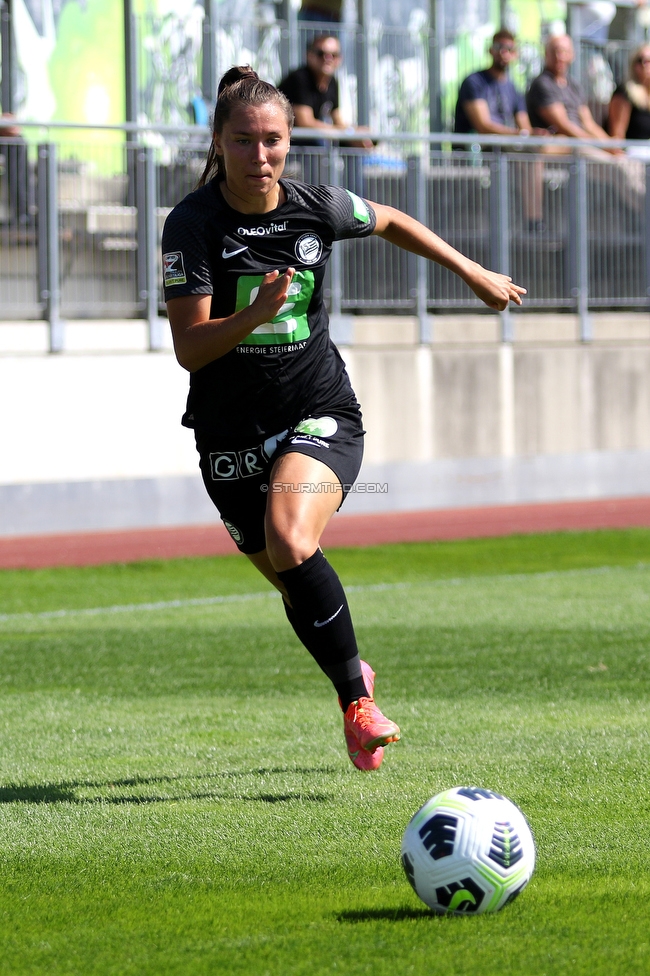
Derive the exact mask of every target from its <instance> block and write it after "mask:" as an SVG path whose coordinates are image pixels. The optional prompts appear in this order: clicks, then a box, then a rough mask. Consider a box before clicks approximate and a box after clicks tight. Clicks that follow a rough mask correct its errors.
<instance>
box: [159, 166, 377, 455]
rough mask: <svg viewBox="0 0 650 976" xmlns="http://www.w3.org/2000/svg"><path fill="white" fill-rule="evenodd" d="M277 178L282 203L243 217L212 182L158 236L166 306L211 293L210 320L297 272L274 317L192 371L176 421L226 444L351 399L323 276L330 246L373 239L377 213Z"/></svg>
mask: <svg viewBox="0 0 650 976" xmlns="http://www.w3.org/2000/svg"><path fill="white" fill-rule="evenodd" d="M280 182H281V185H282V188H283V190H284V192H285V202H284V203H283V204H281V205H280V206H279V207H277V208H276V209H275V210H273V211H271V212H270V213H265V214H243V213H240V212H239V211H238V210H233V208H232V207H230V206H229V205H228V204H227V203H226V201H225V200H224V198H223V195H222V193H221V190H220V188H219V185H218V182H217V180H216V179H215V180H212V181H211V182H210V183H208V184H206V186H203V187H201V188H200V189H199V190H195V191H194V193H190V194H189V196H187V197H185V199H184V200H183V201H182V202H181V203H180V204H179V205H178V206H177V207H175V208H174V210H173V211H172V212H171V214H170V215H169V217H168V218H167V221H166V222H165V228H164V231H163V241H162V249H163V278H164V286H165V300H169V299H170V298H178V297H180V296H183V295H212V303H211V308H210V315H211V317H212V318H225V317H226V316H228V315H232V314H233V313H234V312H236V311H240V310H241V309H243V308H245V307H246V306H247V305H250V304H251V303H252V302H253V301H254V300H255V296H256V295H257V291H258V289H259V286H260V284H261V282H262V279H263V277H264V275H265V274H268V273H269V271H273V270H276V269H277V270H278V271H280V273H284V272H285V271H286V269H287V268H289V267H293V268H295V269H296V274H295V276H294V278H293V281H292V282H291V285H290V288H289V295H288V300H287V302H286V303H285V304H284V305H283V306H282V308H281V309H280V311H279V312H278V314H277V315H276V316H275V318H274V319H273V320H272V321H271V322H267V323H265V324H264V325H261V326H259V327H258V328H257V329H255V330H254V331H253V332H252V333H251V334H250V335H248V336H247V337H246V338H245V339H244V340H243V341H242V342H240V343H239V345H238V346H236V347H235V348H234V349H232V350H231V351H230V352H228V353H226V355H225V356H221V357H220V358H219V359H215V360H214V361H213V362H211V363H208V364H207V365H206V366H203V367H202V368H201V369H199V370H197V371H196V372H195V373H192V374H191V377H190V394H189V398H188V401H187V411H186V413H185V415H184V417H183V423H184V424H185V426H187V427H195V428H199V429H202V430H205V431H210V432H211V433H212V434H214V435H215V436H217V437H218V438H220V439H223V442H224V444H226V443H228V444H232V445H233V446H238V445H241V444H247V443H252V442H253V441H254V440H255V439H260V438H263V437H265V436H270V435H273V434H276V433H278V432H279V431H281V430H284V429H285V428H287V427H290V426H291V425H292V424H294V423H297V422H298V421H299V420H300V419H301V418H303V417H306V416H309V415H310V414H311V415H317V413H318V412H322V411H324V410H325V409H326V408H327V407H335V406H345V405H347V404H354V403H355V402H356V401H355V399H354V393H353V392H352V388H351V387H350V382H349V380H348V377H347V373H346V372H345V366H344V364H343V361H342V359H341V357H340V355H339V353H338V350H337V349H336V347H335V346H334V345H333V343H332V342H331V340H330V337H329V329H328V322H329V320H328V317H327V311H326V309H325V306H324V302H323V278H324V275H325V267H326V264H327V261H328V258H329V256H330V253H331V250H332V243H333V241H335V240H343V239H345V238H353V237H366V236H368V235H369V234H371V233H372V231H373V230H374V228H375V223H376V217H375V212H374V210H373V209H372V207H371V206H370V205H369V204H368V203H366V202H365V201H364V200H362V199H361V198H360V197H358V196H356V195H355V194H354V193H351V192H350V191H349V190H345V189H343V188H342V187H336V186H309V185H307V184H304V183H299V182H297V181H294V180H285V179H282V180H281V181H280Z"/></svg>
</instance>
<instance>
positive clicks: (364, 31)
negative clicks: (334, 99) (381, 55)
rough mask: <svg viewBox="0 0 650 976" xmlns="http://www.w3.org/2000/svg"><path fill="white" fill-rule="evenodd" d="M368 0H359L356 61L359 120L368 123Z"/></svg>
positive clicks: (363, 123)
mask: <svg viewBox="0 0 650 976" xmlns="http://www.w3.org/2000/svg"><path fill="white" fill-rule="evenodd" d="M369 8H370V4H369V3H368V0H359V2H358V5H357V9H358V20H359V25H360V29H358V30H357V31H356V36H355V61H356V68H357V122H358V123H359V125H368V122H369V121H370V104H369V99H368V79H369V77H370V74H369V70H368V40H367V38H368V27H369V25H370V16H369V12H370V10H369Z"/></svg>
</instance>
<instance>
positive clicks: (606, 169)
mask: <svg viewBox="0 0 650 976" xmlns="http://www.w3.org/2000/svg"><path fill="white" fill-rule="evenodd" d="M573 57H574V54H573V42H572V40H571V38H570V37H568V36H567V35H566V34H562V35H559V36H557V37H551V38H550V39H549V41H548V43H547V45H546V57H545V67H544V70H543V71H542V73H541V75H538V76H537V78H535V79H534V81H533V82H532V84H531V86H530V88H529V89H528V94H527V96H526V104H527V106H528V114H529V116H530V118H531V121H532V123H533V125H535V126H544V127H545V128H546V129H547V131H548V133H549V135H552V136H554V135H556V136H564V137H567V136H568V137H570V138H573V139H609V138H610V136H608V135H607V133H606V132H605V130H604V129H601V127H600V126H599V125H598V123H597V122H596V121H595V119H594V117H593V115H592V114H591V112H590V111H589V106H588V105H587V104H586V100H585V97H584V94H583V92H582V89H581V88H580V85H578V84H577V83H576V82H575V81H574V80H573V79H572V78H570V77H569V68H570V67H571V63H572V61H573ZM546 152H550V153H553V154H554V155H563V154H566V153H571V152H572V150H571V149H567V148H564V147H556V146H553V144H552V142H551V143H550V144H549V146H548V149H546ZM578 152H579V154H580V155H581V156H585V157H586V158H587V159H589V160H591V161H593V162H598V163H612V164H615V165H611V166H591V165H590V170H589V171H590V175H591V176H593V178H595V179H596V180H597V181H599V182H601V183H603V184H607V185H611V186H612V187H613V188H614V190H615V191H616V192H618V193H620V194H621V196H622V197H623V199H624V200H625V201H626V203H627V204H628V206H630V207H631V208H632V209H634V210H637V211H641V210H643V208H644V206H645V171H644V168H643V167H642V166H640V165H638V164H637V161H636V160H631V159H628V158H627V157H626V155H625V153H624V151H623V150H622V149H617V148H616V147H615V146H612V148H611V149H609V148H608V149H599V148H598V147H597V146H580V148H579V149H578Z"/></svg>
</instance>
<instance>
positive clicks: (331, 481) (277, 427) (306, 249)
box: [163, 67, 525, 770]
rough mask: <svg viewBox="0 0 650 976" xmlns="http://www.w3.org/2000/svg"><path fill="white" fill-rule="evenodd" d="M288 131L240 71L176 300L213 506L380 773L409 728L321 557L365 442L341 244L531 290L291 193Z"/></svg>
mask: <svg viewBox="0 0 650 976" xmlns="http://www.w3.org/2000/svg"><path fill="white" fill-rule="evenodd" d="M292 125H293V112H292V109H291V106H290V104H289V102H288V101H287V100H286V98H285V97H284V95H282V94H281V93H280V92H279V91H278V90H277V89H276V88H274V87H273V86H272V85H270V84H267V83H266V82H263V81H260V79H259V78H258V76H257V75H256V74H255V72H254V71H252V70H250V69H249V68H248V67H244V68H231V69H230V71H228V72H226V74H225V75H224V77H223V78H222V80H221V83H220V85H219V93H218V98H217V105H216V109H215V113H214V122H213V136H212V143H211V145H210V150H209V153H208V157H207V160H206V165H205V169H204V171H203V174H202V176H201V179H200V181H199V186H198V189H197V190H195V191H194V192H193V193H190V194H189V196H187V197H186V198H185V199H184V200H183V201H182V202H181V203H180V204H179V205H178V206H177V207H176V208H175V209H174V210H173V211H172V213H171V214H170V215H169V217H168V219H167V222H166V224H165V229H164V233H163V274H164V284H165V298H166V301H167V309H168V314H169V321H170V323H171V328H172V333H173V337H174V349H175V351H176V357H177V359H178V361H179V363H180V364H181V366H183V367H184V368H185V369H187V370H188V371H189V372H190V374H191V375H190V393H189V398H188V403H187V410H186V413H185V415H184V417H183V421H182V422H183V423H184V424H185V426H187V427H192V428H194V431H195V437H196V443H197V449H198V452H199V455H200V466H201V473H202V475H203V480H204V482H205V486H206V488H207V491H208V494H209V495H210V498H211V499H212V501H213V502H214V504H215V505H216V507H217V508H218V509H219V512H220V514H221V518H222V519H223V522H224V525H225V526H226V528H227V529H228V531H229V532H230V534H231V536H232V538H233V539H234V541H235V543H236V544H237V546H238V547H239V549H240V551H241V552H243V553H245V554H246V556H248V558H249V559H250V560H251V562H252V563H253V565H254V566H256V567H257V569H258V570H259V571H260V572H261V573H262V574H263V575H264V576H265V577H266V578H267V579H268V580H269V581H270V582H271V583H272V584H273V585H274V586H276V587H277V589H278V590H279V591H280V593H281V594H282V597H283V601H284V609H285V612H286V614H287V617H288V618H289V621H290V623H291V625H292V627H293V628H294V630H295V632H296V634H297V635H298V637H299V639H300V640H301V641H302V643H303V644H304V645H305V647H306V648H307V650H308V651H309V652H310V653H311V654H312V655H313V657H314V658H315V660H316V662H317V663H318V664H319V666H320V667H321V668H322V670H323V671H324V672H325V674H326V675H327V676H328V677H329V678H330V680H331V681H332V683H333V685H334V687H335V689H336V691H337V693H338V696H339V703H340V706H341V709H342V710H343V714H344V734H345V740H346V744H347V748H348V753H349V756H350V759H351V760H352V762H353V763H354V765H355V766H356V767H357V768H358V769H366V770H367V769H377V768H378V767H379V765H380V764H381V761H382V758H383V747H384V746H385V745H386V744H387V743H389V742H394V741H396V740H397V739H399V736H400V732H399V728H398V727H397V725H395V723H394V722H391V721H389V719H387V718H385V716H384V715H382V713H381V712H380V710H379V709H378V707H377V706H376V705H375V702H374V679H375V674H374V671H373V670H372V668H371V667H370V666H369V665H368V664H366V663H365V662H363V661H360V660H359V653H358V650H357V644H356V639H355V635H354V628H353V626H352V620H351V617H350V611H349V609H348V602H347V599H346V596H345V592H344V590H343V587H342V586H341V582H340V580H339V578H338V576H337V575H336V573H335V572H334V570H333V569H332V567H331V566H330V564H329V563H328V562H327V560H326V559H325V556H324V555H323V553H322V551H321V549H320V547H319V540H320V537H321V535H322V532H323V530H324V528H325V526H326V525H327V523H328V521H329V519H330V518H331V516H332V515H333V514H334V512H335V511H336V510H337V509H338V508H339V507H340V505H341V503H342V501H343V498H344V496H345V489H344V487H343V486H346V485H347V486H349V485H351V484H352V483H353V482H354V480H355V478H356V476H357V474H358V472H359V468H360V466H361V457H362V453H363V433H364V431H363V428H362V423H361V414H360V411H359V405H358V403H357V401H356V398H355V396H354V393H353V391H352V388H351V386H350V381H349V379H348V376H347V373H346V371H345V367H344V365H343V361H342V360H341V357H340V355H339V353H338V351H337V349H336V347H335V346H334V345H333V344H332V342H331V341H330V338H329V331H328V318H327V312H326V311H325V308H324V304H323V277H324V274H325V267H326V264H327V261H328V259H329V256H330V253H331V249H332V243H333V242H334V241H335V240H342V239H345V238H353V237H367V236H369V235H370V234H379V235H380V236H381V237H383V238H385V240H387V241H391V243H393V244H397V245H398V246H399V247H403V248H405V249H406V250H409V251H412V252H413V253H415V254H419V255H423V256H424V257H427V258H429V259H431V260H432V261H437V262H438V263H439V264H442V265H444V266H445V267H446V268H450V269H451V270H452V271H455V272H456V274H458V275H460V277H461V278H463V280H464V281H466V282H467V284H468V285H469V286H470V287H471V288H472V289H473V291H474V292H475V293H476V294H477V295H478V296H479V298H481V299H482V300H483V301H484V302H485V303H486V304H487V305H489V306H490V307H491V308H495V309H503V308H505V307H506V306H507V304H508V302H509V301H513V302H516V303H517V304H521V296H522V295H523V294H525V291H524V289H523V288H520V287H519V286H517V285H515V284H513V282H512V280H511V279H510V278H508V277H506V276H505V275H501V274H495V273H493V272H491V271H486V270H485V269H484V268H482V267H481V266H480V265H478V264H476V263H475V262H474V261H470V260H469V259H468V258H466V257H464V256H463V255H462V254H460V253H459V252H458V251H456V250H454V248H452V247H450V246H449V245H448V244H446V243H445V242H444V241H442V240H441V239H440V238H439V237H436V235H435V234H433V233H432V232H431V231H430V230H428V229H427V228H426V227H424V226H423V225H422V224H419V223H418V222H417V221H416V220H413V219H412V218H411V217H408V216H406V214H403V213H401V212H400V211H398V210H394V209H392V208H391V207H385V206H380V205H379V204H375V203H368V202H366V201H365V200H362V199H361V198H360V197H358V196H356V195H355V194H354V193H351V192H350V191H348V190H345V189H343V188H341V187H335V186H309V185H307V184H304V183H300V182H297V181H295V180H289V179H282V178H281V177H282V171H283V168H284V163H285V159H286V156H287V153H288V151H289V138H290V134H291V128H292Z"/></svg>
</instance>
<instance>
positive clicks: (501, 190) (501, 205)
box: [495, 152, 528, 342]
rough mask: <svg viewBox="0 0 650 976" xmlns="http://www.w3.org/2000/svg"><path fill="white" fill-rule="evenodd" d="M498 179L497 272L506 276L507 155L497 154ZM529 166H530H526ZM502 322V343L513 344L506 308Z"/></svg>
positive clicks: (510, 321) (508, 213) (508, 240)
mask: <svg viewBox="0 0 650 976" xmlns="http://www.w3.org/2000/svg"><path fill="white" fill-rule="evenodd" d="M496 165H497V174H496V176H497V178H496V181H495V183H496V186H495V190H496V195H497V201H496V204H497V205H496V211H497V214H496V216H497V221H496V223H497V232H498V239H497V249H496V250H497V261H498V264H497V270H498V271H499V272H500V273H501V274H504V275H509V274H510V192H509V191H510V186H509V180H508V176H509V172H508V157H507V155H506V154H505V153H503V152H500V153H497V159H496ZM525 165H528V164H525ZM499 319H500V322H501V342H512V341H513V339H514V330H513V327H512V316H511V314H510V308H509V307H506V308H504V310H503V311H502V312H499Z"/></svg>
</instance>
